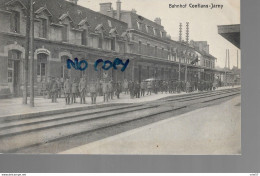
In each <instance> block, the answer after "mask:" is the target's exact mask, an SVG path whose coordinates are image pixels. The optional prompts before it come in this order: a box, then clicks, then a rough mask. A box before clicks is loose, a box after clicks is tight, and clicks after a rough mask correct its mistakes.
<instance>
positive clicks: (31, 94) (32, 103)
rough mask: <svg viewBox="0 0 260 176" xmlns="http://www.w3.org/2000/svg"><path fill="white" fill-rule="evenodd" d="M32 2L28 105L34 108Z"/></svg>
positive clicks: (31, 13) (31, 3)
mask: <svg viewBox="0 0 260 176" xmlns="http://www.w3.org/2000/svg"><path fill="white" fill-rule="evenodd" d="M33 11H34V10H33V0H30V56H31V69H30V105H31V107H34V14H33Z"/></svg>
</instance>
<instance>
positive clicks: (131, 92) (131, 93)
mask: <svg viewBox="0 0 260 176" xmlns="http://www.w3.org/2000/svg"><path fill="white" fill-rule="evenodd" d="M128 87H129V91H130V98H134V82H133V81H130V82H129V84H128Z"/></svg>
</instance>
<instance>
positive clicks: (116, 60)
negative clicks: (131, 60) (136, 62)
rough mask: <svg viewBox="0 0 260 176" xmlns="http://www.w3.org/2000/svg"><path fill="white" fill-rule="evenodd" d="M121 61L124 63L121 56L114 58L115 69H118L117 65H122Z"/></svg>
mask: <svg viewBox="0 0 260 176" xmlns="http://www.w3.org/2000/svg"><path fill="white" fill-rule="evenodd" d="M121 63H123V62H122V60H121V59H119V58H116V59H115V60H114V62H113V67H114V69H115V70H117V67H116V66H117V65H120V64H121Z"/></svg>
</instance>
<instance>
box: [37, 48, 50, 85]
mask: <svg viewBox="0 0 260 176" xmlns="http://www.w3.org/2000/svg"><path fill="white" fill-rule="evenodd" d="M47 58H48V55H47V54H44V53H40V54H38V55H37V77H38V78H39V81H41V80H43V79H45V78H46V70H47V69H46V67H47Z"/></svg>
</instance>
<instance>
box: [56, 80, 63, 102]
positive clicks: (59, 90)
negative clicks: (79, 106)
mask: <svg viewBox="0 0 260 176" xmlns="http://www.w3.org/2000/svg"><path fill="white" fill-rule="evenodd" d="M56 82H57V85H58V90H57V97H58V98H61V88H62V86H61V81H60V79H59V78H57V79H56Z"/></svg>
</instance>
